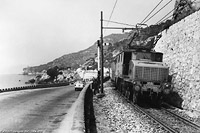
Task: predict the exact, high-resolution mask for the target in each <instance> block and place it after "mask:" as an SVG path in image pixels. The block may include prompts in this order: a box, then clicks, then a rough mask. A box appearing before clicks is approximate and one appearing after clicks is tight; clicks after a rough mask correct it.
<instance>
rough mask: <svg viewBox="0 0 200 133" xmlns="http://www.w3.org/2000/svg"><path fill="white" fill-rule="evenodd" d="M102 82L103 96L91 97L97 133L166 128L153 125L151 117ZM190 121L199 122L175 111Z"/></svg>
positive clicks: (149, 131) (138, 132) (134, 132)
mask: <svg viewBox="0 0 200 133" xmlns="http://www.w3.org/2000/svg"><path fill="white" fill-rule="evenodd" d="M111 84H112V83H111V82H110V81H108V82H106V83H105V84H104V93H105V96H104V97H102V98H97V96H96V95H94V97H93V107H94V115H95V121H96V130H97V132H98V133H163V132H166V130H163V129H162V128H160V127H158V126H155V123H153V122H152V120H151V119H149V118H147V117H145V116H143V115H141V114H140V113H139V112H137V111H136V110H135V109H134V108H133V107H132V105H131V104H130V103H128V102H127V101H126V100H125V99H124V98H123V97H122V96H121V95H120V94H119V93H118V92H117V91H116V90H115V87H109V86H112V85H111ZM177 113H178V114H181V115H183V116H185V117H186V118H188V119H189V120H191V121H194V122H196V123H197V124H199V123H200V122H199V121H200V119H199V117H197V118H192V117H189V116H188V115H187V113H186V112H185V111H180V110H179V111H177Z"/></svg>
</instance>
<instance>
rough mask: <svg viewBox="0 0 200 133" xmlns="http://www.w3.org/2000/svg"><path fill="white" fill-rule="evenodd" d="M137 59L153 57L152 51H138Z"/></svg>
mask: <svg viewBox="0 0 200 133" xmlns="http://www.w3.org/2000/svg"><path fill="white" fill-rule="evenodd" d="M136 59H137V60H139V59H149V60H150V59H151V53H138V54H137V57H136Z"/></svg>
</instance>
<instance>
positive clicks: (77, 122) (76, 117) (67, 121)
mask: <svg viewBox="0 0 200 133" xmlns="http://www.w3.org/2000/svg"><path fill="white" fill-rule="evenodd" d="M92 101H93V91H92V82H91V83H88V84H86V86H85V87H84V88H83V90H82V91H81V92H80V94H79V97H78V99H77V100H76V101H75V103H74V104H73V105H72V107H71V108H70V110H69V111H68V113H67V115H66V116H65V118H64V120H63V121H62V123H61V126H60V128H59V129H58V131H57V132H58V133H85V132H86V133H90V132H91V130H92V129H91V128H90V127H91V126H90V124H92V123H93V124H95V122H92V121H91V118H92V119H93V120H94V114H93V112H91V111H93V105H92V104H93V102H92Z"/></svg>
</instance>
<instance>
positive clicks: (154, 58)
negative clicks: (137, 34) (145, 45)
mask: <svg viewBox="0 0 200 133" xmlns="http://www.w3.org/2000/svg"><path fill="white" fill-rule="evenodd" d="M151 58H152V61H157V62H162V60H163V54H162V53H153V54H152V57H151Z"/></svg>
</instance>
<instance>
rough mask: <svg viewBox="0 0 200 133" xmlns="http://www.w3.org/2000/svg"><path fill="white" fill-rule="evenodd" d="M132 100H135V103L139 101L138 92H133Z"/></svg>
mask: <svg viewBox="0 0 200 133" xmlns="http://www.w3.org/2000/svg"><path fill="white" fill-rule="evenodd" d="M132 100H133V103H134V104H137V102H138V94H137V93H133V98H132Z"/></svg>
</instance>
